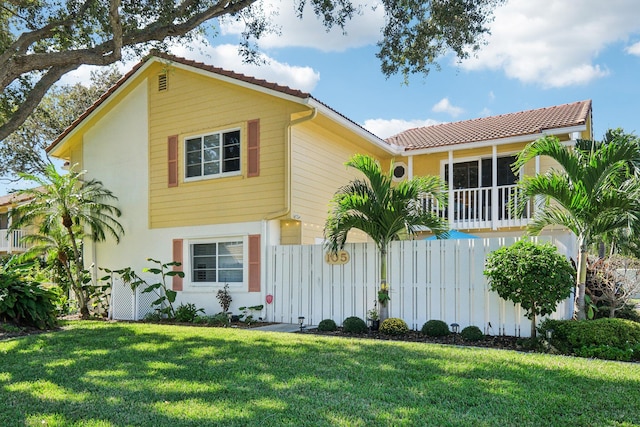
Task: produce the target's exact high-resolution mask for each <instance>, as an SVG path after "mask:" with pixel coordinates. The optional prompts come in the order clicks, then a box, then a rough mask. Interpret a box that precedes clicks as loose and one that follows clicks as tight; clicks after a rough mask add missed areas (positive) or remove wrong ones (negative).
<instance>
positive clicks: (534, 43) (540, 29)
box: [462, 0, 640, 87]
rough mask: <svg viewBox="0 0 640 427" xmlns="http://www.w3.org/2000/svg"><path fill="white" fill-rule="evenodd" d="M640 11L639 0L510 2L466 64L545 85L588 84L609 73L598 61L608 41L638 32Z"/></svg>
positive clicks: (498, 11) (611, 41)
mask: <svg viewBox="0 0 640 427" xmlns="http://www.w3.org/2000/svg"><path fill="white" fill-rule="evenodd" d="M638 15H640V2H638V1H637V0H610V1H607V2H594V1H592V0H573V1H570V2H568V1H565V0H547V1H545V4H544V7H541V6H540V4H539V3H538V2H535V1H530V0H509V1H508V3H507V4H506V5H504V6H502V7H499V8H498V9H497V10H496V13H495V21H494V22H493V23H492V24H491V31H492V34H491V35H490V36H488V38H487V41H488V44H487V45H486V46H483V47H481V50H480V52H479V53H478V56H477V58H471V59H469V60H466V61H463V63H462V67H463V68H466V69H468V70H482V69H490V70H498V69H502V70H504V72H505V74H506V75H507V76H508V77H511V78H515V79H518V80H520V81H523V82H526V83H537V84H540V85H542V86H543V87H562V86H569V85H579V84H586V83H589V82H590V81H592V80H594V79H597V78H601V77H604V76H606V75H608V74H609V67H608V66H607V64H598V63H594V61H595V59H596V58H597V56H598V54H599V52H600V51H602V50H603V49H604V48H606V47H607V46H608V45H611V44H612V43H615V42H619V41H624V40H626V38H627V37H628V36H629V35H630V34H632V33H634V32H637V31H639V30H640V21H639V20H638V19H637V17H638ZM634 46H635V45H634ZM632 48H634V47H632ZM634 49H635V48H634ZM637 49H638V50H640V47H638V48H637Z"/></svg>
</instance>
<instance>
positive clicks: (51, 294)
mask: <svg viewBox="0 0 640 427" xmlns="http://www.w3.org/2000/svg"><path fill="white" fill-rule="evenodd" d="M57 299H58V293H57V292H55V290H54V289H52V288H47V287H45V286H43V285H41V284H40V283H38V282H34V281H30V280H26V279H23V278H22V276H21V270H20V269H18V268H16V269H14V270H1V269H0V318H4V319H7V320H9V321H11V322H13V323H15V324H17V325H20V324H24V325H29V326H35V327H37V328H39V329H47V328H52V327H54V326H55V325H56V324H57V317H56V314H57V309H56V302H57Z"/></svg>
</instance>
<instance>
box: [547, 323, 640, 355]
mask: <svg viewBox="0 0 640 427" xmlns="http://www.w3.org/2000/svg"><path fill="white" fill-rule="evenodd" d="M549 329H553V338H552V339H551V344H552V345H553V346H554V347H555V348H556V349H558V351H560V352H562V353H564V354H572V353H573V354H578V353H580V355H583V354H592V355H591V356H589V357H596V356H595V355H593V354H598V353H607V352H608V353H610V354H613V353H614V351H609V350H606V349H604V347H613V348H617V349H619V350H623V351H627V350H628V349H629V348H634V349H635V348H636V346H640V324H639V323H636V322H633V321H631V320H626V319H609V318H604V319H596V320H582V321H574V320H550V319H547V320H545V321H544V322H542V324H541V325H540V332H542V333H546V331H548V330H549Z"/></svg>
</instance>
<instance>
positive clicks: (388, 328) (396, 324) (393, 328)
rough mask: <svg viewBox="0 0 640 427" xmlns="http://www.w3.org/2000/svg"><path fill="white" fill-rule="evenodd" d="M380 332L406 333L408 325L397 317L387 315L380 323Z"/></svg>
mask: <svg viewBox="0 0 640 427" xmlns="http://www.w3.org/2000/svg"><path fill="white" fill-rule="evenodd" d="M380 333H382V334H385V335H396V336H400V335H406V334H407V333H409V327H408V326H407V323H406V322H405V321H404V320H402V319H398V318H397V317H389V318H388V319H384V320H383V321H382V323H381V324H380Z"/></svg>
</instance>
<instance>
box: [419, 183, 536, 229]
mask: <svg viewBox="0 0 640 427" xmlns="http://www.w3.org/2000/svg"><path fill="white" fill-rule="evenodd" d="M517 187H518V186H517V185H515V184H513V185H502V186H497V187H481V188H462V189H456V190H450V191H449V194H448V206H442V205H441V204H439V203H438V202H437V201H436V200H435V199H433V198H430V197H425V198H423V199H422V200H421V202H422V206H423V208H424V209H430V210H433V211H435V212H437V213H438V216H440V217H441V218H445V219H447V220H448V221H449V228H450V229H452V230H468V229H483V228H484V229H491V230H496V229H498V228H504V227H522V226H525V225H527V224H528V222H529V219H530V218H531V214H532V212H533V202H532V200H529V201H527V204H526V207H525V210H524V212H523V214H522V215H521V216H516V215H514V213H513V212H511V209H510V208H509V201H510V200H511V199H514V202H517V201H518V197H519V192H518V188H517Z"/></svg>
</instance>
